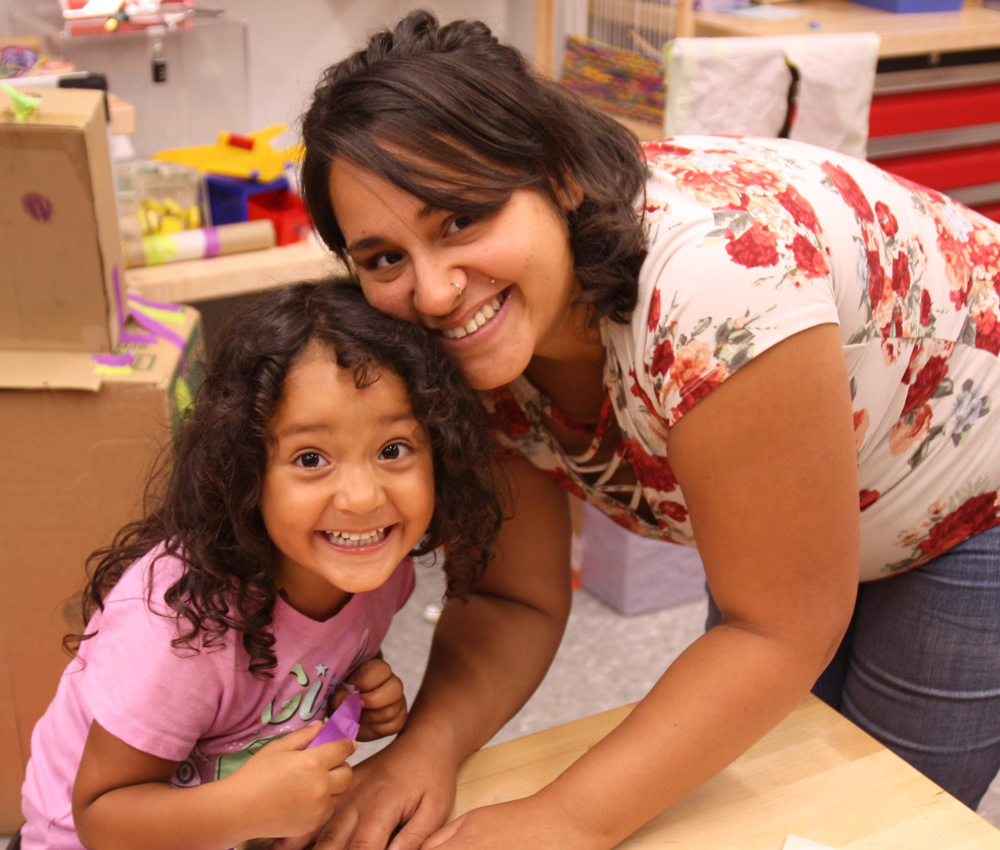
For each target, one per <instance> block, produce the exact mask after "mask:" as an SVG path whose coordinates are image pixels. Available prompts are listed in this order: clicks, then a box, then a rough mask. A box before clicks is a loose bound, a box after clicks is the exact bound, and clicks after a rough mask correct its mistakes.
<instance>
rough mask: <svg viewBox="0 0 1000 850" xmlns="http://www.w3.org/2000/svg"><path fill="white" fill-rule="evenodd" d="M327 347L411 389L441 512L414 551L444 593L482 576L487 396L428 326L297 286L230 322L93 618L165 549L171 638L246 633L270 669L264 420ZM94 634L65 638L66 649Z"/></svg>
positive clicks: (101, 569) (89, 609) (95, 574)
mask: <svg viewBox="0 0 1000 850" xmlns="http://www.w3.org/2000/svg"><path fill="white" fill-rule="evenodd" d="M314 341H316V342H320V343H322V344H325V345H327V346H329V347H330V349H331V354H332V355H333V356H335V358H336V362H337V364H338V365H339V366H340V367H341V368H344V369H351V370H353V372H354V378H355V383H356V385H357V386H358V387H364V386H367V385H369V384H371V383H373V382H374V381H377V380H378V379H379V375H380V373H381V371H382V370H390V371H392V372H393V373H395V374H397V375H398V376H399V377H400V378H402V379H403V381H404V382H405V384H406V386H407V388H408V389H409V392H410V398H411V403H412V406H413V413H414V415H415V417H416V418H417V420H418V421H419V422H420V424H421V426H422V427H423V429H424V431H425V433H426V434H427V437H428V440H429V443H430V445H431V450H432V453H433V459H434V493H435V509H434V515H433V518H432V520H431V524H430V527H429V528H428V530H427V535H426V537H425V538H424V540H423V541H421V543H420V545H419V546H418V547H417V549H415V550H414V553H413V554H416V555H420V554H425V553H428V552H431V551H432V550H434V549H436V548H438V547H441V548H443V550H444V554H445V573H446V575H447V580H448V581H447V587H448V589H447V593H448V596H451V597H458V598H464V597H465V596H466V595H467V594H468V592H469V590H470V589H471V587H472V585H473V584H474V583H475V582H476V581H478V580H479V579H480V578H481V577H482V575H483V573H484V572H485V569H486V565H487V563H488V561H489V560H490V551H491V548H492V546H493V543H494V541H495V539H496V535H497V532H498V530H499V528H500V523H501V520H502V513H503V512H502V504H501V498H500V493H499V489H498V479H497V478H496V477H495V476H496V475H497V473H496V468H495V465H494V452H495V446H494V444H493V442H492V437H491V435H490V432H489V430H488V428H487V425H486V422H485V414H484V412H483V409H482V407H481V404H480V402H479V399H478V396H477V395H476V394H475V392H474V391H473V390H471V389H470V388H469V386H468V385H467V384H466V383H465V381H464V380H463V379H462V377H461V374H460V373H459V371H458V369H457V368H456V367H455V365H454V364H453V362H452V360H451V358H450V357H449V356H448V355H447V353H445V352H444V351H443V350H442V349H441V348H440V347H439V346H438V344H437V343H436V342H435V340H434V339H433V338H432V337H431V335H430V334H429V333H427V331H426V330H425V329H424V328H422V327H420V326H419V325H414V324H410V323H409V322H403V321H400V320H398V319H394V318H391V317H389V316H386V315H384V314H382V313H379V312H378V311H377V310H375V309H374V308H373V307H371V306H369V305H368V303H367V302H366V301H365V299H364V296H363V295H362V293H361V290H360V289H359V288H357V287H356V286H353V285H350V284H338V283H330V282H325V283H300V284H296V285H294V286H290V287H288V288H287V289H282V290H278V291H275V292H273V293H269V294H267V295H265V296H263V297H261V298H260V299H259V300H257V301H255V302H254V303H253V304H252V306H250V307H249V308H248V309H247V310H246V311H245V312H243V313H242V314H241V315H239V316H238V317H237V318H236V319H235V320H234V321H233V322H232V323H231V324H230V325H229V327H228V328H227V330H226V332H225V333H224V336H223V338H222V339H221V340H220V341H219V343H218V344H217V346H216V349H215V351H214V352H213V355H212V357H211V358H210V362H209V364H208V366H207V368H206V372H205V380H204V383H203V384H202V386H201V388H200V390H199V391H198V394H197V396H196V398H195V403H194V406H193V410H192V412H191V413H190V415H189V416H188V418H187V419H186V420H185V422H184V424H183V425H182V426H181V429H180V431H179V432H178V433H177V435H176V436H175V439H174V441H173V443H172V449H171V450H170V451H169V453H165V454H164V456H163V458H162V461H161V466H160V469H159V470H158V472H157V473H156V474H154V476H153V478H152V479H151V480H150V484H149V486H148V488H147V503H148V504H149V505H151V508H149V509H147V512H146V516H145V518H144V519H142V520H139V521H137V522H133V523H131V524H129V525H127V526H125V527H124V528H123V529H122V530H121V531H120V532H119V533H118V534H117V535H116V536H115V538H114V541H113V542H112V544H111V545H110V546H109V547H107V548H104V549H99V550H98V551H97V552H95V553H94V554H93V555H91V556H90V558H89V559H88V566H89V565H93V564H94V563H95V562H96V566H94V567H93V570H92V572H91V573H90V575H89V582H88V586H87V589H86V591H85V592H84V597H83V615H84V622H88V621H89V619H90V617H91V615H92V614H93V613H94V612H95V611H96V610H97V609H101V610H103V608H104V602H103V600H104V598H105V596H106V595H107V594H108V592H109V591H110V590H111V588H112V587H114V585H115V583H116V582H117V581H118V579H119V578H120V577H121V575H122V573H123V572H124V571H125V570H126V569H127V568H128V566H129V565H130V564H131V563H132V562H134V561H135V560H137V559H138V558H141V557H142V556H143V555H145V554H146V553H148V552H149V551H150V550H152V549H153V548H155V547H156V546H159V545H161V544H163V546H164V550H163V554H168V555H172V556H173V557H175V558H178V559H179V560H180V561H181V562H182V563H183V564H184V567H185V569H184V574H183V576H182V577H181V578H180V579H179V580H178V581H177V582H176V583H174V584H173V585H172V586H171V587H170V588H169V589H168V590H167V591H166V594H165V600H166V602H167V604H168V605H169V606H170V608H171V609H173V611H174V612H176V614H177V617H178V622H180V620H181V619H183V620H186V621H187V627H186V631H184V632H183V633H182V634H181V635H180V636H179V637H178V638H177V639H176V640H175V641H174V645H175V646H186V647H188V648H196V647H195V640H196V639H199V641H200V645H201V646H203V647H206V648H210V647H212V646H217V645H219V644H220V643H221V641H222V639H223V636H224V635H225V633H226V632H227V631H228V630H230V629H232V630H233V631H235V632H239V633H241V634H242V640H243V646H244V648H245V649H246V651H247V653H248V654H249V656H250V659H251V663H250V670H251V672H253V673H254V674H257V675H263V676H269V675H271V674H270V673H269V672H268V671H269V670H270V669H271V668H273V667H274V666H275V663H276V661H275V655H274V651H273V647H274V636H273V634H272V633H271V631H270V625H271V620H272V615H273V611H274V604H275V599H276V594H277V590H276V588H275V584H274V581H273V576H274V573H275V569H276V567H277V564H278V552H277V549H276V547H275V546H274V544H273V543H272V542H271V540H270V538H269V537H268V535H267V531H266V530H265V528H264V522H263V519H262V518H261V514H260V511H259V509H258V503H259V501H260V496H261V489H262V485H263V480H264V473H265V471H266V468H267V462H268V451H269V446H270V437H269V436H268V431H267V427H268V423H269V422H270V420H271V418H272V415H273V414H274V411H275V407H276V405H277V403H278V400H279V398H280V396H281V388H282V384H283V383H284V380H285V376H286V375H287V374H288V371H289V369H290V368H291V367H292V365H293V364H294V363H295V361H296V358H298V357H299V355H300V354H301V353H302V352H303V351H304V350H305V349H306V347H307V346H308V345H309V344H310V343H312V342H314ZM94 634H96V632H92V633H90V634H82V635H69V636H67V638H66V641H65V642H66V645H67V648H70V649H73V648H76V647H78V646H79V643H80V642H81V641H82V640H86V639H87V638H89V637H93V635H94Z"/></svg>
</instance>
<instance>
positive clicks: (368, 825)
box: [271, 738, 455, 850]
mask: <svg viewBox="0 0 1000 850" xmlns="http://www.w3.org/2000/svg"><path fill="white" fill-rule="evenodd" d="M454 801H455V770H454V769H453V768H451V767H449V766H448V765H447V764H446V763H445V760H443V759H435V758H430V757H428V756H427V754H426V753H424V752H421V751H415V750H414V748H413V747H412V746H408V745H407V743H406V741H405V738H401V739H398V740H397V741H395V742H394V743H393V744H391V745H390V746H388V747H386V749H384V750H382V751H380V752H378V753H375V755H373V756H371V757H370V758H368V759H365V761H363V762H361V763H360V764H359V765H357V767H355V768H354V781H353V783H352V784H351V787H350V788H349V789H348V790H347V791H346V792H344V793H343V794H341V795H340V797H339V798H338V802H337V811H336V813H335V814H334V815H333V817H332V818H330V820H329V821H328V822H327V824H326V825H325V826H323V827H321V828H320V829H319V830H318V831H317V832H314V833H312V834H311V835H308V836H303V837H301V838H296V839H284V840H282V841H276V842H275V843H274V844H272V845H271V850H302V848H305V847H308V846H310V845H312V846H313V847H314V848H315V850H348V848H353V847H364V848H371V850H382V848H384V847H388V848H391V850H419V848H420V847H421V846H422V844H423V842H424V840H425V839H426V838H427V837H428V836H429V835H430V834H431V833H433V832H434V831H435V830H436V829H438V827H440V826H441V824H443V823H444V822H445V820H446V819H447V817H448V814H449V813H450V812H451V808H452V805H453V804H454ZM397 827H399V834H398V835H396V836H395V837H394V838H392V843H391V844H390V837H392V836H393V833H394V832H395V831H396V828H397Z"/></svg>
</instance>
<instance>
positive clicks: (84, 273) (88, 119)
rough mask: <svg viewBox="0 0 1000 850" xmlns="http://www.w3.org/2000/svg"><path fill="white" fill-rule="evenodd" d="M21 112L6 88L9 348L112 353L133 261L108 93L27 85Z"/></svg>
mask: <svg viewBox="0 0 1000 850" xmlns="http://www.w3.org/2000/svg"><path fill="white" fill-rule="evenodd" d="M22 90H23V91H27V92H28V93H29V94H35V95H37V96H39V97H41V98H42V104H41V106H39V107H38V109H37V110H36V111H35V112H34V113H33V114H32V115H31V116H29V117H27V118H26V119H24V120H21V121H19V120H17V119H16V118H15V116H14V113H13V110H12V109H11V107H10V104H9V102H8V101H7V98H6V96H0V186H2V187H3V188H2V190H0V257H3V272H2V276H0V283H2V285H0V349H15V348H16V349H34V350H49V351H86V352H93V351H110V350H111V349H112V348H113V347H114V346H115V344H116V343H117V342H118V333H119V330H120V328H121V318H120V316H121V299H120V298H119V297H117V296H116V287H117V281H118V274H119V270H120V269H123V268H124V263H123V261H122V248H121V240H120V238H119V235H118V214H117V209H116V206H115V191H114V182H113V178H112V172H111V154H110V152H109V149H108V130H107V126H106V124H105V117H104V116H105V112H104V93H103V92H100V91H92V90H87V89H56V88H44V89H38V91H37V92H36V91H34V90H29V89H23V88H22Z"/></svg>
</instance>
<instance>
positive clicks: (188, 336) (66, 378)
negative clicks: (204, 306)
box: [0, 307, 201, 392]
mask: <svg viewBox="0 0 1000 850" xmlns="http://www.w3.org/2000/svg"><path fill="white" fill-rule="evenodd" d="M200 318H201V317H200V314H199V313H198V311H197V310H195V309H194V308H193V307H184V324H183V325H176V326H171V328H172V330H176V331H177V333H178V334H179V335H180V336H181V337H182V338H183V339H185V340H187V341H188V343H189V345H188V348H189V349H190V348H191V347H192V345H193V344H194V343H196V342H197V341H198V340H197V338H195V339H193V340H192V329H193V328H194V326H195V325H196V324H198V322H199V321H200ZM126 351H128V352H131V353H132V354H134V355H135V359H136V364H135V367H134V368H133V369H132V370H131V371H130V372H128V373H126V374H118V375H104V374H101V373H99V372H98V371H96V367H97V364H96V363H95V362H94V359H93V356H92V355H91V354H86V353H83V352H76V351H9V350H8V351H0V390H4V389H8V390H13V389H17V390H42V389H48V390H84V391H89V392H97V391H98V390H100V389H101V386H102V385H103V384H104V383H122V384H152V385H154V386H158V387H165V386H167V385H168V384H169V383H170V381H172V380H173V378H174V375H175V373H176V372H177V365H178V362H179V360H180V358H181V352H180V350H179V349H178V348H177V346H175V345H173V344H172V343H170V342H167V341H165V340H162V339H158V340H157V341H156V342H155V343H150V344H145V343H121V344H119V345H118V346H117V347H116V348H115V353H118V354H121V353H124V352H126Z"/></svg>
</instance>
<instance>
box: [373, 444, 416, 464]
mask: <svg viewBox="0 0 1000 850" xmlns="http://www.w3.org/2000/svg"><path fill="white" fill-rule="evenodd" d="M410 451H411V450H410V447H409V446H407V445H406V444H405V443H391V444H389V445H388V446H386V447H385V448H384V449H382V451H381V452H379V455H378V456H379V459H380V460H399V459H400V458H401V457H406V455H407V454H408V453H409V452H410Z"/></svg>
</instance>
